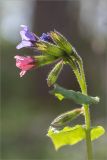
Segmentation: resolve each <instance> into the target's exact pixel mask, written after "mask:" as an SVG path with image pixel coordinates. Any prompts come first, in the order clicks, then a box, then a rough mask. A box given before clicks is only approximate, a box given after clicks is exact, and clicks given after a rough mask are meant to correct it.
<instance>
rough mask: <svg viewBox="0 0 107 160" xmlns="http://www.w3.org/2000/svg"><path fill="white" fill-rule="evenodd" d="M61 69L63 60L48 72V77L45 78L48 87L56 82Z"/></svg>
mask: <svg viewBox="0 0 107 160" xmlns="http://www.w3.org/2000/svg"><path fill="white" fill-rule="evenodd" d="M62 68H63V60H61V61H60V62H58V63H57V64H56V65H55V66H54V68H53V69H52V70H51V71H50V73H49V75H48V78H47V84H48V86H49V87H50V86H52V85H53V84H54V83H55V82H56V80H57V79H58V76H59V74H60V72H61V70H62Z"/></svg>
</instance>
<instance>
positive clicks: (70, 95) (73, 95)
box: [50, 84, 99, 104]
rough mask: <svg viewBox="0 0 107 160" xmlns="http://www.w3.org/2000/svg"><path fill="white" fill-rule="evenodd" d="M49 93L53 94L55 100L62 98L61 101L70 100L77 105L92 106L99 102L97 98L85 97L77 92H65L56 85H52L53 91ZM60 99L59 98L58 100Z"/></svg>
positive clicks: (65, 90)
mask: <svg viewBox="0 0 107 160" xmlns="http://www.w3.org/2000/svg"><path fill="white" fill-rule="evenodd" d="M50 93H51V94H54V95H55V96H56V97H57V98H60V97H63V98H62V99H64V98H65V99H72V100H73V101H74V102H76V103H77V104H92V103H98V102H99V98H98V97H91V96H87V95H84V94H82V93H81V92H79V91H77V92H76V91H73V90H67V89H65V88H63V87H60V86H59V85H57V84H55V85H54V89H53V90H52V91H50ZM62 99H61V98H60V100H62Z"/></svg>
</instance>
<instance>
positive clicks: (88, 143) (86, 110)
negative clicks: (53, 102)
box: [69, 55, 93, 160]
mask: <svg viewBox="0 0 107 160" xmlns="http://www.w3.org/2000/svg"><path fill="white" fill-rule="evenodd" d="M77 58H78V61H77V63H78V67H77V68H76V69H75V68H74V69H73V71H74V73H75V75H76V77H77V81H78V83H79V86H80V88H81V91H82V93H83V94H85V95H87V85H86V79H85V74H84V69H83V62H82V59H81V58H80V57H79V56H78V55H77ZM69 63H70V66H71V67H72V68H73V66H72V64H71V60H70V61H69ZM75 65H76V64H75ZM83 107H84V116H85V126H86V146H87V159H88V160H93V152H92V142H91V135H90V128H91V121H90V111H89V105H86V104H84V105H83Z"/></svg>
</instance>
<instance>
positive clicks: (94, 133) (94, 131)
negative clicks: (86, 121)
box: [91, 126, 105, 141]
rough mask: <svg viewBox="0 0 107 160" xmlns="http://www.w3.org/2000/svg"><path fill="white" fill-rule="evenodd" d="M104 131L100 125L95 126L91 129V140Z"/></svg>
mask: <svg viewBox="0 0 107 160" xmlns="http://www.w3.org/2000/svg"><path fill="white" fill-rule="evenodd" d="M104 133H105V129H104V128H103V127H102V126H96V127H93V128H92V129H91V141H93V140H96V139H98V138H99V137H100V136H102V135H103V134H104Z"/></svg>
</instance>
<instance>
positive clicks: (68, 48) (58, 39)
mask: <svg viewBox="0 0 107 160" xmlns="http://www.w3.org/2000/svg"><path fill="white" fill-rule="evenodd" d="M50 36H51V37H52V39H53V40H54V42H55V43H56V44H57V45H58V46H59V47H60V48H62V49H63V50H64V51H65V52H66V53H71V52H72V45H71V44H70V43H69V42H68V41H67V39H66V38H65V37H64V36H63V35H62V34H60V33H59V32H57V31H56V30H55V31H51V32H50Z"/></svg>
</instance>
